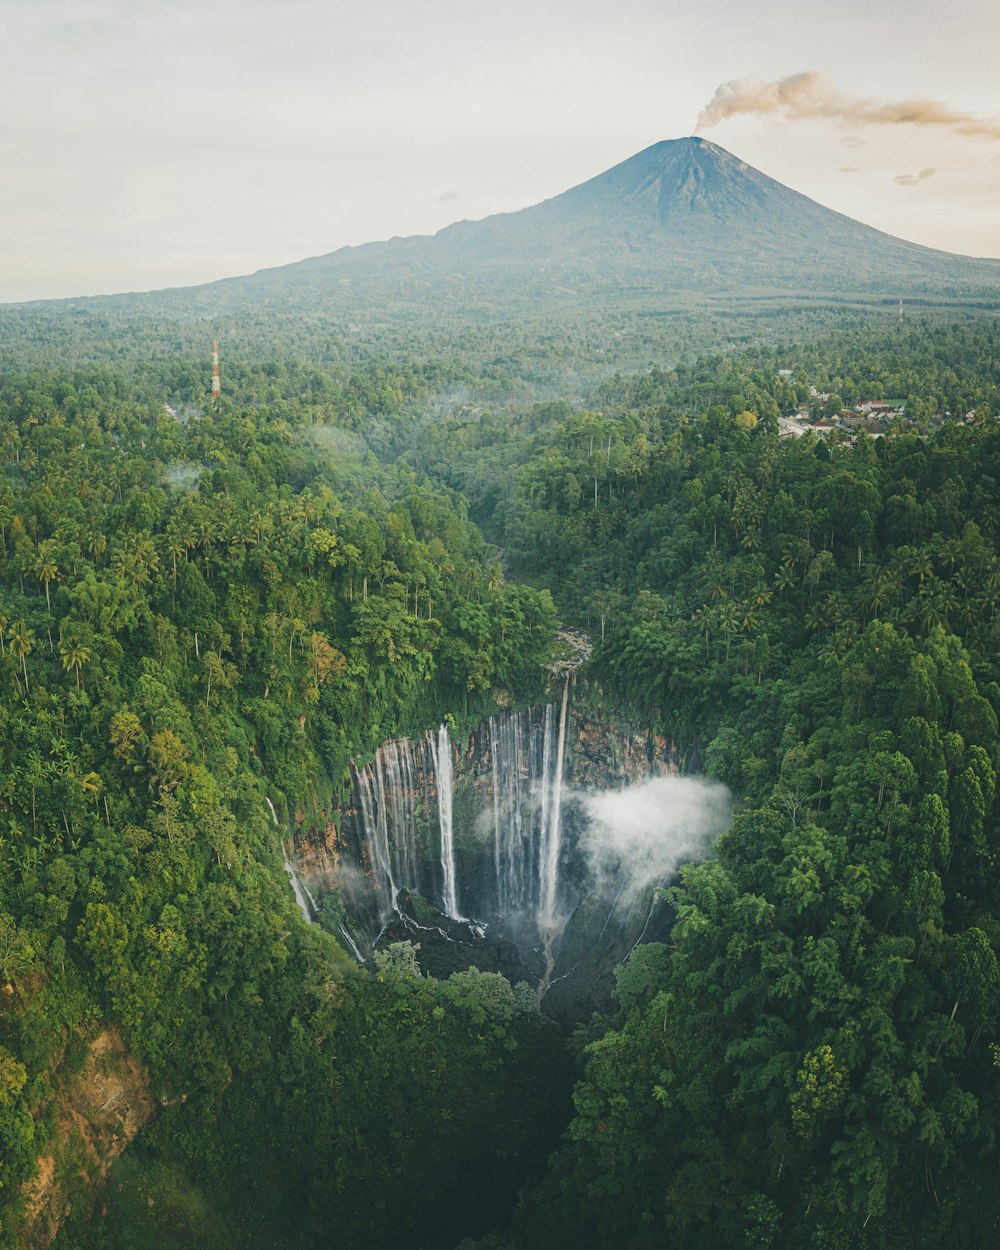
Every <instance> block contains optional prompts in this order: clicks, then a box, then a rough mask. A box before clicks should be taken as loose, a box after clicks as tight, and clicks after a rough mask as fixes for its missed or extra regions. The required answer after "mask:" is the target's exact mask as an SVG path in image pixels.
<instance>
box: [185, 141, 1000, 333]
mask: <svg viewBox="0 0 1000 1250" xmlns="http://www.w3.org/2000/svg"><path fill="white" fill-rule="evenodd" d="M727 291H733V292H740V293H742V294H744V295H745V294H746V293H747V292H748V291H753V292H759V293H761V294H762V295H763V294H768V293H774V294H782V293H784V294H788V293H792V292H796V293H810V294H818V293H824V292H829V293H840V294H845V295H846V294H859V295H868V296H871V295H882V296H885V297H890V298H891V297H894V296H904V297H907V298H912V297H914V296H924V297H929V298H944V299H951V298H962V297H965V298H968V297H970V296H987V297H991V298H992V297H996V296H997V295H1000V261H998V260H979V259H974V258H971V257H965V256H956V255H953V254H951V253H948V252H942V251H937V250H935V249H933V248H927V247H922V246H920V245H918V244H915V243H908V242H906V241H904V240H902V239H897V238H894V237H893V236H891V235H888V234H884V233H883V232H882V231H879V230H875V229H873V228H872V227H871V226H866V225H863V224H862V223H860V222H857V221H854V220H852V219H851V218H849V217H846V216H844V215H843V214H841V213H837V212H834V211H832V210H831V209H828V208H824V207H823V206H822V205H821V204H818V203H816V202H815V201H814V200H811V199H809V198H808V197H807V196H804V195H801V194H800V193H799V192H797V191H793V190H791V189H790V188H789V187H786V186H783V185H782V184H781V183H779V182H776V181H775V180H774V179H773V178H769V177H767V175H766V174H763V173H761V172H760V171H759V170H757V169H754V168H753V167H752V166H750V165H748V164H746V162H745V161H741V160H740V159H739V157H737V156H734V155H733V154H732V153H731V152H727V151H726V150H725V149H723V148H721V147H719V146H718V145H716V144H714V143H710V142H708V141H707V140H705V139H700V138H686V139H674V140H668V141H665V142H662V143H656V144H654V145H653V146H652V147H649V148H646V149H644V150H643V151H642V152H639V153H637V154H636V155H635V156H632V157H630V158H629V159H628V160H626V161H623V162H622V163H621V164H620V165H616V166H615V167H614V168H613V169H609V170H607V171H606V172H605V173H602V174H599V175H598V176H597V177H595V178H591V179H590V180H589V181H587V182H584V183H581V184H580V185H579V186H576V187H573V188H572V189H570V190H568V191H565V192H563V193H562V194H561V195H557V196H555V197H553V198H552V199H550V200H545V201H544V202H543V203H541V204H536V205H534V206H532V207H531V208H525V209H522V210H521V211H519V212H513V213H500V214H497V215H495V216H492V217H487V218H485V219H483V220H482V221H460V222H456V223H455V224H454V225H451V226H448V227H447V228H445V229H444V230H441V231H440V232H439V233H437V234H435V235H431V236H415V237H410V238H396V239H391V240H388V241H386V242H381V243H368V244H365V245H363V246H360V247H344V248H340V249H339V250H338V251H335V252H330V253H328V254H327V255H324V256H317V257H312V258H310V259H308V260H302V261H299V262H297V263H295V264H291V265H284V266H281V267H280V268H275V269H266V270H261V271H259V272H258V273H255V274H253V275H250V276H248V277H241V278H232V279H225V280H223V281H220V282H215V283H211V284H209V285H207V286H202V287H193V288H186V289H184V290H178V291H174V292H169V293H167V292H164V293H162V294H163V295H164V296H166V295H169V296H170V297H171V299H172V301H180V302H182V303H190V304H193V305H196V306H197V308H198V310H199V311H201V312H203V313H207V314H209V315H212V314H216V313H223V312H231V311H236V310H237V309H240V308H243V307H247V306H249V305H251V304H253V305H256V306H260V305H261V304H264V305H281V306H283V307H285V308H294V307H299V308H304V307H308V308H311V309H319V308H323V307H326V308H328V309H329V310H330V311H334V310H342V309H346V308H347V307H355V308H359V307H362V308H363V307H366V306H371V305H373V304H378V305H382V306H385V305H393V306H400V305H403V306H426V305H433V306H435V307H440V308H448V309H453V310H455V311H458V310H461V309H466V310H473V309H475V308H481V309H490V308H492V309H494V310H500V309H502V308H505V307H509V306H513V307H517V306H522V307H532V306H544V305H547V304H553V303H555V304H558V303H566V302H574V301H577V302H580V301H582V302H586V303H593V302H602V301H606V300H621V299H629V300H635V299H655V300H657V301H663V300H664V299H665V298H666V299H667V300H669V299H670V298H671V297H681V296H684V295H686V294H706V293H707V294H712V295H718V294H722V293H725V292H727Z"/></svg>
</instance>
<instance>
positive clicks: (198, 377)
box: [0, 318, 1000, 1250]
mask: <svg viewBox="0 0 1000 1250" xmlns="http://www.w3.org/2000/svg"><path fill="white" fill-rule="evenodd" d="M792 320H794V319H792ZM154 337H155V336H154ZM452 347H453V344H448V346H447V349H446V350H445V351H444V352H435V351H432V350H430V349H426V350H425V351H424V353H423V354H422V355H421V354H419V353H416V352H415V353H414V355H413V357H412V360H411V363H400V358H399V357H395V358H393V359H389V358H382V359H378V358H376V357H375V356H374V355H373V356H372V358H371V359H357V358H355V357H353V356H352V355H351V353H350V352H347V351H345V352H344V353H343V355H342V357H341V358H340V359H339V360H338V361H337V362H336V364H334V363H333V362H332V360H327V361H323V360H321V359H319V357H318V356H317V357H316V358H315V359H314V360H313V361H312V362H311V363H308V364H305V363H301V362H296V361H295V360H294V359H292V358H291V357H289V356H286V355H284V354H281V353H277V354H276V355H275V356H274V357H268V356H266V355H264V354H260V356H259V359H258V361H257V362H256V363H254V362H252V361H250V360H249V358H248V359H247V360H246V361H245V362H244V363H238V364H237V363H234V366H233V368H232V371H231V374H229V375H227V383H226V386H227V390H226V397H225V398H224V399H223V400H222V401H221V402H218V403H215V404H210V403H208V401H207V399H206V396H205V385H204V384H205V375H204V368H203V365H201V364H200V363H199V362H198V361H195V360H194V359H193V358H191V357H190V356H189V355H185V354H184V353H183V352H178V353H177V354H176V358H174V359H169V358H168V355H169V354H168V353H166V351H164V354H163V357H162V358H158V359H157V360H156V361H150V362H149V363H148V364H147V365H146V366H141V365H140V363H139V362H138V361H137V360H136V359H126V360H123V359H118V360H116V361H115V362H114V363H113V364H103V365H102V364H99V363H83V362H81V363H80V364H78V365H76V366H74V367H72V368H66V369H65V370H49V371H43V370H40V369H38V368H35V367H33V365H32V361H33V359H34V357H33V355H32V353H30V352H29V353H26V354H25V363H24V364H23V365H22V367H21V368H19V369H15V368H14V367H13V364H12V366H11V368H10V369H9V370H8V371H7V372H5V373H4V375H3V377H2V385H0V437H2V446H3V451H2V457H3V472H2V477H0V611H2V617H0V631H2V632H0V644H2V650H0V678H2V690H0V696H2V705H0V716H2V718H3V734H2V738H0V749H2V751H3V767H2V770H0V781H2V785H3V790H2V793H0V821H2V823H0V1221H2V1222H0V1244H3V1245H11V1246H18V1245H22V1244H23V1245H28V1244H41V1243H40V1242H39V1243H36V1242H34V1241H32V1240H30V1238H31V1237H32V1236H34V1234H32V1233H31V1232H26V1231H25V1230H26V1229H28V1228H29V1225H30V1220H29V1208H30V1194H31V1192H32V1191H31V1190H26V1189H25V1188H24V1187H23V1182H30V1181H31V1178H32V1177H33V1176H34V1174H35V1172H36V1170H37V1163H36V1160H37V1159H38V1158H39V1156H54V1157H55V1160H56V1167H57V1170H58V1171H59V1173H60V1174H61V1175H63V1176H64V1177H65V1181H64V1184H65V1186H66V1187H67V1190H68V1191H69V1192H71V1195H72V1197H71V1204H72V1210H71V1211H70V1212H69V1213H68V1216H67V1218H66V1220H65V1222H64V1224H63V1227H62V1230H61V1232H60V1233H59V1235H58V1239H57V1241H56V1242H55V1244H56V1246H57V1247H59V1248H61V1250H98V1248H102V1250H125V1248H126V1247H128V1248H129V1250H131V1248H132V1247H139V1246H150V1247H157V1246H173V1245H176V1246H190V1245H203V1246H209V1247H214V1246H218V1247H220V1248H225V1247H243V1246H246V1247H261V1248H263V1247H288V1248H292V1247H313V1246H315V1247H320V1246H331V1245H337V1246H341V1245H342V1246H345V1247H350V1246H357V1247H359V1248H365V1247H369V1248H370V1247H377V1246H381V1245H387V1244H406V1245H413V1246H415V1247H419V1246H424V1247H428V1248H430V1247H442V1248H444V1247H454V1246H455V1245H456V1244H458V1243H459V1242H461V1243H462V1244H463V1245H465V1246H472V1245H473V1244H474V1245H476V1246H478V1247H481V1250H536V1248H538V1250H540V1248H541V1247H560V1246H566V1247H569V1246H575V1247H590V1246H593V1247H595V1248H596V1247H599V1246H600V1247H607V1246H615V1247H634V1248H636V1250H640V1248H642V1250H645V1248H646V1247H653V1246H668V1247H677V1248H678V1250H680V1248H682V1247H683V1248H688V1247H691V1248H697V1250H709V1248H713V1250H714V1248H716V1247H734V1248H738V1247H760V1248H764V1247H774V1248H775V1250H777V1248H778V1247H803V1248H804V1247H813V1246H825V1247H842V1248H843V1250H850V1248H853V1247H872V1248H873V1250H874V1248H876V1247H878V1248H882V1247H885V1248H886V1250H889V1248H892V1250H895V1248H896V1247H900V1248H902V1247H904V1246H906V1247H912V1246H923V1247H928V1248H930V1247H938V1246H943V1245H946V1244H947V1245H954V1244H958V1245H963V1246H970V1247H978V1246H984V1247H986V1246H990V1245H993V1244H994V1243H995V1241H996V1239H997V1237H998V1235H1000V1204H998V1200H997V1197H996V1187H995V1184H994V1179H995V1173H996V1154H997V1133H998V1130H1000V1105H998V1093H1000V1084H998V1079H1000V1070H998V1062H1000V1060H998V1056H1000V1050H998V1047H1000V971H998V966H997V949H998V946H1000V896H998V887H997V864H996V856H997V852H998V849H1000V848H998V845H997V784H996V783H997V769H998V768H1000V733H998V727H997V716H998V713H1000V660H998V655H1000V548H998V542H1000V534H998V514H997V506H998V503H997V501H998V499H1000V424H998V417H1000V358H998V355H997V351H996V328H995V325H994V322H993V321H992V320H990V319H983V320H981V321H977V320H974V319H966V320H963V321H960V322H950V321H947V322H946V321H940V320H936V319H935V320H931V319H928V320H927V321H925V322H921V323H920V324H914V325H911V324H905V325H903V326H899V325H898V324H896V323H895V322H890V323H887V324H884V325H879V324H876V323H874V322H872V321H871V320H870V319H868V318H866V319H863V320H860V321H858V322H857V323H852V324H850V325H849V327H848V328H847V329H839V330H835V331H830V330H829V329H828V328H824V327H821V326H818V325H812V326H810V327H809V328H808V332H807V333H803V335H802V336H801V337H798V338H796V337H795V336H794V334H793V333H792V332H790V331H789V333H788V336H787V338H786V339H785V340H784V341H783V342H781V343H776V342H771V341H767V342H761V341H760V339H755V340H753V341H751V342H747V343H744V344H739V345H731V347H732V350H729V351H727V352H725V353H723V354H713V355H706V356H701V357H695V356H694V355H692V356H691V357H690V358H687V357H686V356H685V355H684V354H682V353H678V354H672V355H671V357H670V358H669V359H664V360H662V361H661V362H660V364H659V365H658V366H656V367H654V368H652V369H648V368H644V369H643V371H641V372H638V373H634V374H632V373H628V372H627V371H625V370H622V371H619V372H614V369H613V367H612V368H608V369H606V370H603V376H602V379H601V380H599V381H598V380H597V379H595V380H594V382H593V385H592V386H591V387H590V388H589V392H588V390H587V387H586V386H585V385H584V380H585V379H584V371H581V372H580V374H579V376H578V381H579V383H580V386H581V388H582V389H583V392H584V395H583V398H581V399H574V400H572V401H570V400H565V399H564V400H556V401H553V400H552V399H551V395H550V392H551V386H550V382H551V379H548V380H546V381H544V382H542V381H539V380H538V379H535V380H534V381H532V379H531V377H530V370H526V369H524V368H523V367H522V366H521V365H511V366H509V367H508V365H506V364H504V362H503V361H500V360H499V358H498V357H495V356H494V357H493V358H491V359H487V357H488V355H489V354H488V353H486V355H484V357H482V358H478V357H477V358H472V357H469V358H467V359H465V360H464V361H463V360H462V359H461V357H460V356H458V355H455V356H452V355H451V349H452ZM425 348H426V344H425ZM737 348H738V349H737ZM580 351H581V355H582V354H584V349H583V348H582V347H581V349H580ZM15 354H16V353H15ZM84 354H86V353H84ZM650 363H652V362H650ZM788 371H790V375H789V374H788ZM512 379H513V381H511V380H512ZM508 383H511V384H510V385H508ZM809 387H814V388H816V389H818V390H829V391H832V392H836V393H837V394H838V395H840V396H841V397H842V399H843V400H844V402H845V403H852V402H854V401H855V400H860V399H863V398H866V397H868V398H872V397H881V396H887V397H888V396H892V397H898V398H899V399H900V400H901V401H905V405H906V412H907V421H906V423H905V424H900V425H898V426H897V427H895V428H892V429H890V430H888V431H887V433H886V436H885V437H882V438H878V439H874V438H871V437H869V436H867V435H866V434H864V433H860V434H858V435H857V436H856V437H853V438H848V437H846V436H841V435H833V436H830V437H828V438H826V439H824V438H819V437H817V436H815V435H813V434H806V435H805V436H804V437H802V438H782V437H779V433H778V427H777V418H778V416H779V415H784V414H785V413H787V412H789V411H791V410H792V409H794V408H795V406H796V405H797V404H798V403H799V402H801V401H802V399H803V398H804V397H806V396H807V395H808V394H809ZM532 388H534V389H532ZM539 396H541V397H542V399H543V400H544V402H536V399H537V398H538V397H539ZM165 402H169V403H170V404H171V410H168V409H166V408H165V407H164V403H165ZM939 413H940V414H942V416H941V417H938V416H937V415H936V414H939ZM966 413H971V414H974V415H972V416H970V417H969V418H968V419H966ZM944 414H947V415H944ZM751 418H752V419H751ZM959 418H961V420H959ZM484 534H485V538H484V537H483V535H484ZM557 618H558V619H559V620H561V621H563V622H564V623H572V624H576V625H578V626H582V627H584V628H588V629H589V631H590V633H591V636H592V638H593V642H594V650H593V654H592V656H591V658H590V660H589V662H588V664H587V666H586V668H585V669H584V670H582V671H581V674H580V686H581V697H585V698H587V699H589V700H591V701H592V702H594V703H596V704H600V705H603V706H604V707H606V708H608V709H624V710H627V712H628V714H629V715H630V716H631V717H633V718H635V719H636V720H638V721H641V722H642V723H645V724H647V725H649V726H650V727H651V728H653V729H655V730H656V731H658V732H662V733H663V734H665V735H667V736H668V737H669V738H671V739H672V740H674V741H675V742H677V743H680V744H682V746H683V747H684V748H685V750H686V751H687V752H688V753H689V756H690V758H692V759H695V760H700V762H701V765H702V767H703V769H704V771H705V772H706V773H707V774H709V775H710V776H712V777H715V778H719V779H721V780H723V781H725V782H726V783H727V784H728V785H729V786H730V787H731V788H732V790H733V791H734V792H735V793H736V794H737V796H738V798H739V805H738V809H737V814H736V817H735V820H734V823H733V825H732V827H731V829H730V830H729V831H728V832H727V833H726V834H725V835H723V837H722V838H721V839H720V841H719V842H718V844H717V846H716V847H715V848H714V849H713V851H712V853H711V856H710V857H709V858H708V859H707V860H705V861H704V862H701V863H698V864H694V865H689V866H688V867H687V868H686V869H684V871H683V874H682V878H681V879H680V880H679V881H678V883H677V885H676V886H675V887H673V888H672V889H671V890H670V891H669V895H670V898H669V901H670V903H671V905H672V907H673V909H674V911H675V913H676V917H677V920H676V925H675V927H674V929H673V932H672V936H671V940H670V942H669V943H668V944H649V945H644V946H640V947H638V948H637V949H636V950H635V952H634V953H633V955H632V957H631V959H630V960H629V961H628V962H627V963H626V964H625V965H623V966H622V967H620V968H619V970H618V973H617V980H618V989H617V1004H618V1012H617V1014H616V1015H615V1016H614V1017H613V1018H612V1017H609V1018H603V1017H595V1018H594V1019H592V1020H591V1021H589V1022H587V1023H586V1024H585V1025H583V1026H581V1027H580V1028H579V1029H578V1030H577V1031H576V1032H575V1034H574V1035H573V1036H572V1037H569V1038H564V1037H562V1036H560V1034H559V1031H558V1030H557V1029H556V1027H555V1025H554V1024H553V1023H552V1022H551V1021H549V1020H547V1019H546V1018H545V1017H544V1015H543V1014H540V1013H539V1011H538V1008H537V1003H536V999H535V995H534V994H533V993H532V992H531V991H530V990H528V989H527V987H526V986H523V985H521V986H512V985H510V984H509V983H508V982H507V981H506V980H504V979H503V978H502V977H501V976H499V975H496V974H486V973H480V972H476V971H475V970H471V971H468V972H463V973H458V974H455V975H454V976H452V977H450V978H449V979H447V980H442V981H436V980H434V979H432V978H430V977H425V976H421V975H420V973H419V969H418V967H417V965H416V962H415V959H414V953H413V951H412V949H411V948H408V947H407V946H405V945H398V946H394V947H391V948H390V949H388V950H386V951H384V952H381V953H380V954H379V956H378V958H377V961H376V964H375V966H374V967H373V968H371V969H366V968H361V969H359V968H358V967H357V966H356V965H355V963H354V961H353V960H351V959H349V958H348V957H347V955H346V954H345V953H344V951H343V950H342V949H341V948H340V947H339V946H338V944H337V942H336V941H335V939H334V937H333V936H331V934H330V933H328V932H326V931H324V930H323V929H322V928H321V927H320V926H317V925H306V924H305V923H304V922H303V921H302V919H301V917H300V916H299V914H298V912H297V911H296V909H295V906H294V903H293V900H292V897H291V893H290V891H289V890H288V887H287V882H286V880H285V876H284V872H283V869H282V847H281V845H280V836H281V831H280V830H279V829H276V828H275V827H274V826H273V825H272V823H271V820H270V816H269V813H268V809H267V803H266V800H267V799H268V798H271V799H272V800H273V801H274V803H275V805H276V806H277V808H278V810H279V812H280V813H281V814H282V817H283V819H284V820H285V821H286V823H287V826H288V827H289V828H290V827H291V826H292V825H293V824H294V822H295V816H296V813H297V812H301V810H302V809H303V808H305V807H307V806H308V805H309V803H310V802H311V801H312V799H313V796H314V795H315V794H316V793H317V792H318V791H326V792H328V791H329V790H330V789H331V788H336V787H338V786H343V785H344V783H345V780H346V775H347V769H348V766H349V762H350V760H352V759H354V758H364V757H365V756H366V755H369V754H370V753H371V752H372V751H373V750H374V749H375V748H376V747H377V746H378V744H379V743H380V742H381V741H382V740H383V739H384V738H386V737H388V736H390V735H391V734H397V733H406V732H417V731H419V730H421V729H425V728H427V727H429V726H432V725H436V724H437V723H439V721H441V720H443V719H449V723H451V724H452V725H453V726H454V727H455V729H456V730H461V729H462V728H468V727H470V726H472V725H473V724H474V723H475V722H476V721H477V719H478V718H481V717H482V716H484V715H486V714H488V713H489V712H490V711H491V710H493V709H495V708H496V707H497V706H498V705H499V706H523V705H527V704H528V703H529V702H531V701H533V700H538V699H540V698H542V697H543V693H544V685H545V668H544V665H545V662H546V659H547V658H548V655H549V653H550V649H551V645H552V635H553V631H554V628H555V625H556V621H557ZM108 1022H114V1023H116V1024H117V1026H118V1027H119V1028H120V1029H121V1031H122V1034H123V1036H124V1039H125V1042H126V1044H127V1046H128V1048H129V1050H130V1052H131V1053H133V1054H134V1055H135V1056H136V1058H137V1059H138V1060H139V1061H141V1063H142V1064H143V1065H144V1067H145V1069H146V1071H147V1072H148V1074H149V1081H150V1087H151V1089H152V1091H153V1095H154V1096H155V1099H156V1102H157V1104H158V1106H157V1110H156V1114H155V1116H154V1117H153V1118H152V1119H150V1121H149V1122H148V1123H147V1125H146V1126H145V1128H144V1129H143V1130H142V1132H141V1133H140V1134H139V1136H138V1137H137V1138H136V1140H135V1141H134V1142H133V1143H132V1144H131V1145H130V1146H129V1148H128V1150H127V1151H126V1152H125V1153H124V1155H123V1156H122V1158H121V1160H120V1161H119V1163H118V1164H116V1166H115V1168H114V1169H113V1170H112V1172H111V1177H110V1180H109V1181H108V1183H107V1185H106V1186H105V1187H104V1188H103V1189H102V1188H101V1187H100V1185H98V1184H94V1183H89V1184H85V1183H83V1182H81V1181H80V1180H79V1179H78V1173H79V1171H80V1167H81V1159H80V1158H79V1157H78V1155H79V1149H80V1148H79V1143H78V1141H77V1142H76V1144H75V1145H74V1142H75V1141H76V1139H75V1138H74V1137H73V1135H72V1134H69V1135H67V1134H66V1132H65V1131H64V1129H65V1125H64V1120H65V1115H64V1113H63V1110H62V1109H63V1107H64V1105H65V1098H66V1090H67V1087H68V1086H69V1085H70V1084H71V1083H72V1082H73V1080H74V1079H75V1076H74V1074H76V1073H78V1072H79V1071H80V1070H81V1069H82V1067H83V1065H84V1063H85V1060H86V1054H87V1049H88V1043H89V1042H90V1040H91V1039H92V1038H93V1037H94V1036H95V1035H96V1034H97V1032H98V1031H99V1030H100V1029H102V1028H104V1027H106V1025H107V1024H108ZM574 1081H575V1082H576V1084H575V1089H573V1092H572V1101H570V1093H571V1088H572V1087H573V1083H574ZM74 1151H76V1154H74ZM518 1195H519V1196H518ZM515 1203H516V1209H514V1207H515ZM512 1211H513V1214H512ZM463 1238H464V1239H467V1240H465V1241H463ZM468 1239H471V1240H468Z"/></svg>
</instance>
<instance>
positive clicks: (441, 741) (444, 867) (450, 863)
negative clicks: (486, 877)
mask: <svg viewBox="0 0 1000 1250" xmlns="http://www.w3.org/2000/svg"><path fill="white" fill-rule="evenodd" d="M431 750H432V752H433V757H434V774H435V777H436V779H437V799H438V825H439V828H440V833H441V875H442V877H443V879H444V888H443V894H442V899H441V910H442V911H443V912H444V914H445V915H446V916H450V917H451V918H452V920H464V919H465V917H464V916H462V915H461V914H460V913H459V910H458V888H457V885H456V874H455V835H454V828H453V823H452V818H453V815H454V808H453V800H452V777H453V773H452V759H451V740H450V739H449V737H448V727H447V726H446V725H442V726H441V728H440V729H439V730H438V733H437V738H436V739H434V738H432V739H431Z"/></svg>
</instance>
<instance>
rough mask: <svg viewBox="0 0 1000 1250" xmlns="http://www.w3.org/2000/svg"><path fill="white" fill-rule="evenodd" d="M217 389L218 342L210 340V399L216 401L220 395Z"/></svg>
mask: <svg viewBox="0 0 1000 1250" xmlns="http://www.w3.org/2000/svg"><path fill="white" fill-rule="evenodd" d="M220 393H221V392H220V387H219V341H218V339H213V340H212V398H213V399H218V398H219V395H220Z"/></svg>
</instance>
